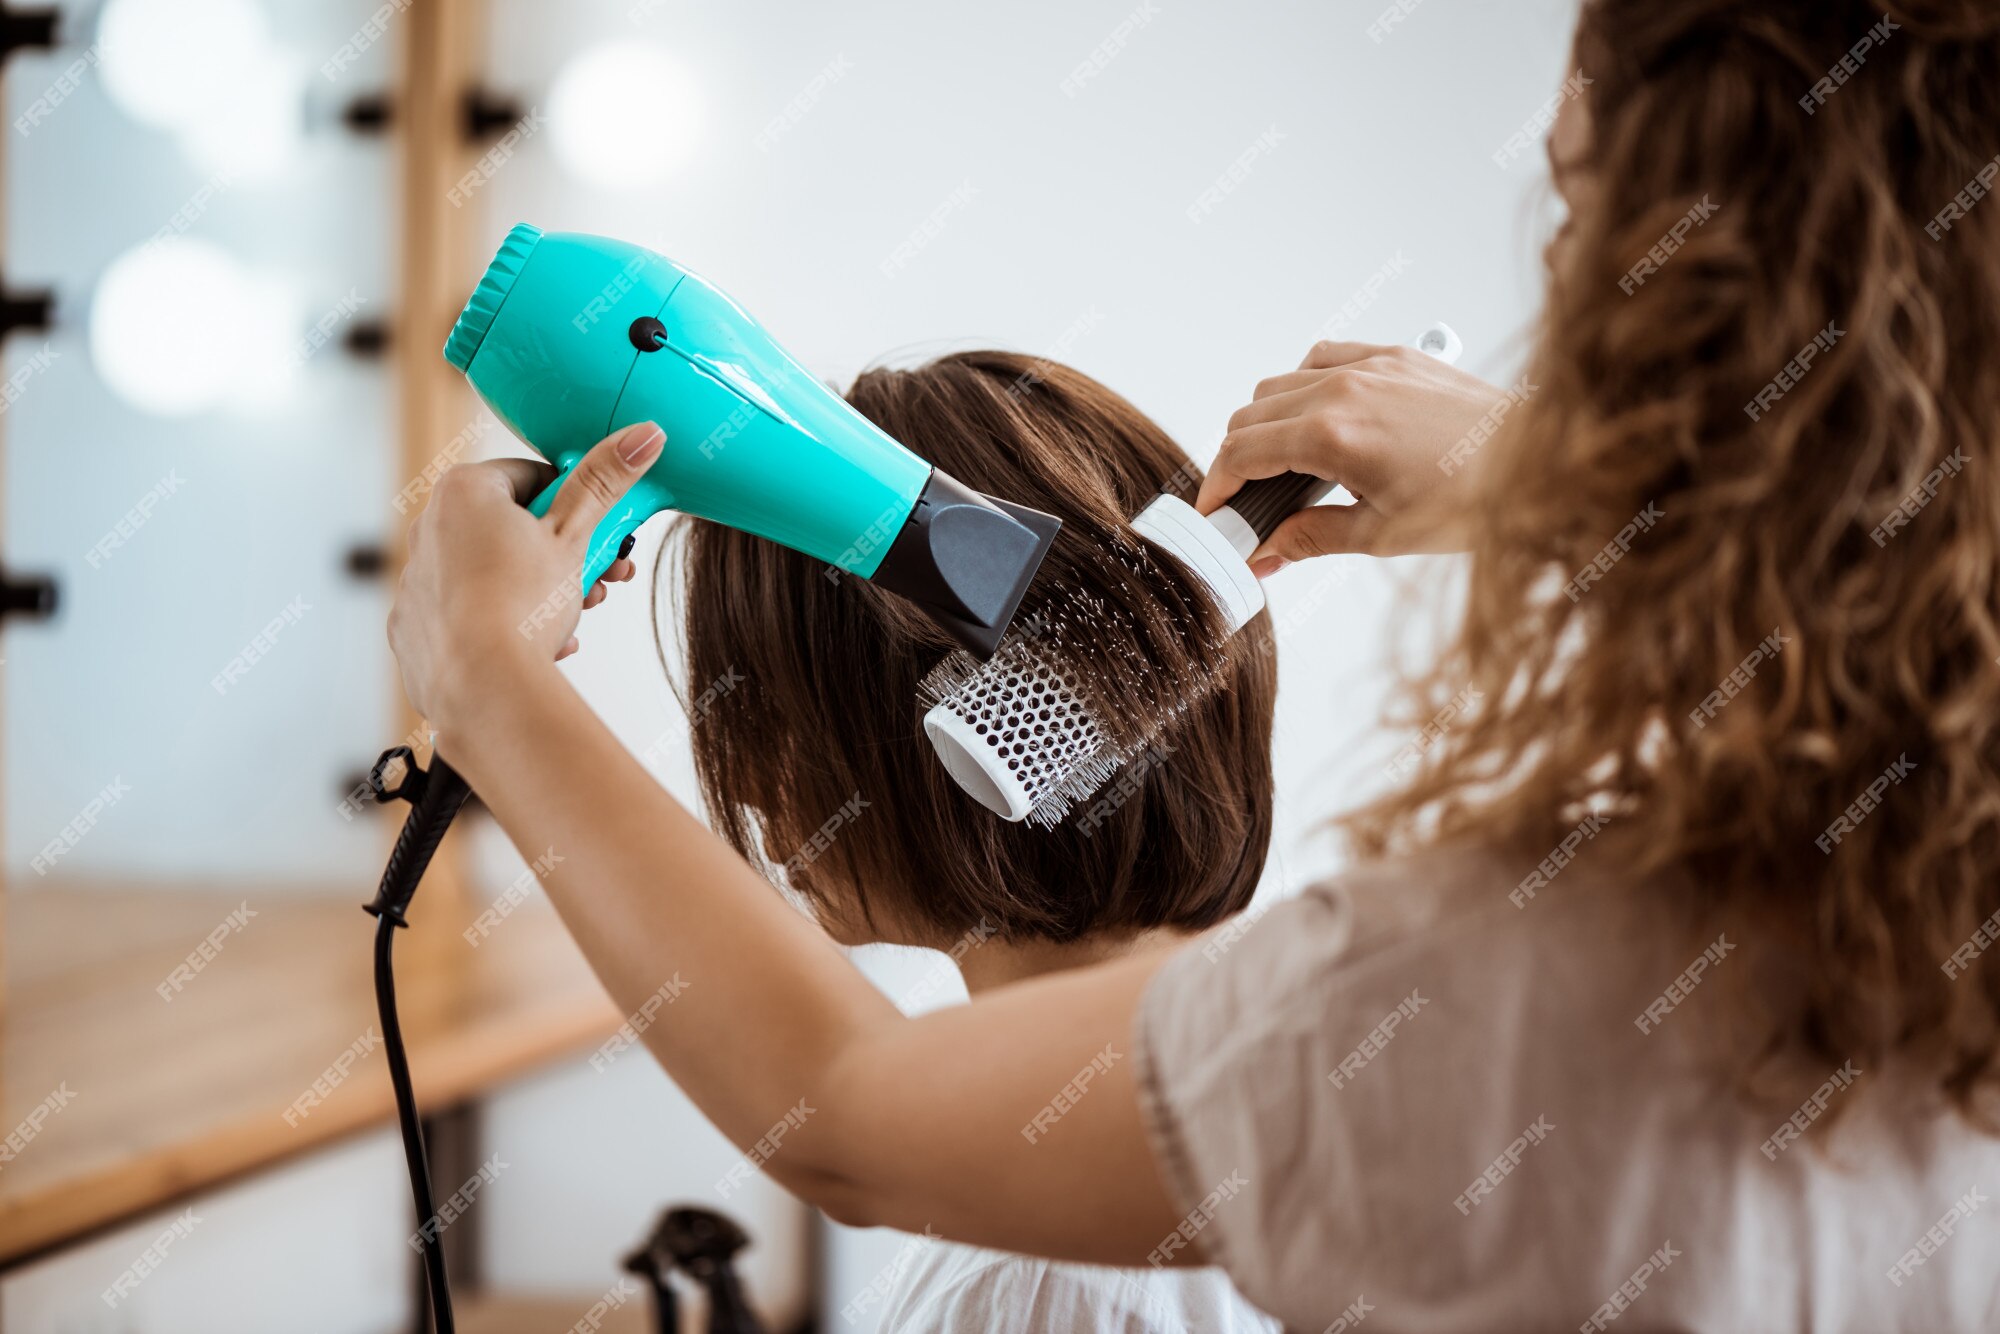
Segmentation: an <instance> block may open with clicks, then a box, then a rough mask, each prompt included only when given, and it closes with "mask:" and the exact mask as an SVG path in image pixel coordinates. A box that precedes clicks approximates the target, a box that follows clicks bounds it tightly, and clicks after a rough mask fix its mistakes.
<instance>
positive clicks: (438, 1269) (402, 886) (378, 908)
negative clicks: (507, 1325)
mask: <svg viewBox="0 0 2000 1334" xmlns="http://www.w3.org/2000/svg"><path fill="white" fill-rule="evenodd" d="M397 761H400V762H401V763H402V766H403V778H402V781H401V782H399V783H398V784H397V785H396V786H395V787H393V788H391V787H388V786H387V785H386V784H385V782H384V777H383V776H384V773H385V772H386V771H387V769H388V767H389V766H390V765H391V764H392V763H395V762H397ZM368 785H369V786H370V787H371V788H373V789H374V791H375V798H376V800H377V801H381V802H384V803H387V802H390V801H407V802H409V803H410V814H409V818H408V819H406V820H404V821H403V832H402V833H400V834H398V835H397V836H396V847H395V850H394V851H392V852H391V853H390V854H389V864H388V865H387V866H386V867H384V868H383V870H382V884H381V887H380V888H379V889H378V890H376V892H375V901H374V902H373V903H370V904H367V905H365V909H364V910H365V911H367V912H369V913H372V914H373V915H374V917H375V919H376V923H377V925H376V928H375V1008H376V1009H377V1010H378V1011H379V1012H380V1014H381V1018H382V1049H383V1050H384V1051H385V1052H386V1053H387V1054H388V1058H389V1079H390V1082H391V1083H393V1084H394V1085H395V1088H396V1119H397V1121H398V1122H399V1123H400V1124H401V1126H402V1131H403V1157H404V1159H405V1160H406V1161H407V1162H408V1163H409V1167H410V1194H411V1196H412V1197H414V1199H415V1201H416V1207H417V1233H416V1235H417V1241H418V1244H419V1246H420V1247H421V1248H422V1252H423V1257H424V1278H425V1282H426V1284H427V1286H428V1287H429V1290H430V1296H431V1328H432V1329H433V1330H434V1331H435V1332H436V1334H453V1324H452V1315H451V1288H450V1286H449V1284H448V1283H447V1282H446V1279H445V1268H444V1246H443V1240H444V1238H443V1235H442V1233H441V1232H440V1230H439V1229H438V1227H437V1226H436V1219H437V1209H436V1208H435V1206H433V1205H432V1203H431V1171H430V1159H429V1156H428V1155H427V1154H426V1153H425V1152H424V1130H423V1125H422V1123H421V1122H420V1121H418V1119H417V1095H416V1091H415V1089H414V1088H413V1087H412V1086H411V1084H410V1058H409V1055H408V1053H406V1052H405V1051H404V1050H403V1026H402V1024H401V1023H400V1022H398V1020H397V1018H396V974H395V970H394V968H393V967H392V966H391V965H390V961H389V951H390V948H391V947H392V946H393V945H394V943H395V940H396V931H397V929H398V928H399V927H405V926H408V925H409V922H408V921H407V920H406V918H405V917H404V914H405V913H406V912H407V911H408V910H409V907H410V900H411V899H412V898H414V897H415V896H416V892H417V884H418V882H419V881H421V880H422V879H423V876H424V868H425V867H427V866H429V865H430V864H431V857H432V855H433V854H435V853H436V852H437V848H438V844H439V842H441V841H442V840H443V838H444V833H445V830H447V829H449V828H451V822H452V818H453V817H454V816H456V815H457V814H458V812H459V808H460V807H462V806H464V805H465V800H466V798H467V797H470V796H471V795H472V789H471V788H469V787H467V786H466V784H465V780H464V779H463V778H460V777H459V776H458V772H457V771H456V770H454V769H453V768H452V767H451V766H450V765H448V764H446V763H445V762H444V761H443V760H440V759H435V758H433V759H432V760H431V767H430V769H429V771H425V770H423V769H419V768H418V767H417V761H416V756H415V755H413V754H412V753H411V752H410V748H409V747H408V746H395V747H392V748H391V749H389V750H385V751H383V752H382V755H381V758H379V759H377V760H376V761H375V767H374V768H373V769H371V770H370V771H369V773H368Z"/></svg>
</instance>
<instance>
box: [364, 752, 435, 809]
mask: <svg viewBox="0 0 2000 1334" xmlns="http://www.w3.org/2000/svg"><path fill="white" fill-rule="evenodd" d="M397 760H401V761H402V762H403V778H402V781H401V782H399V783H397V784H396V786H394V787H390V786H388V784H387V782H386V781H385V780H384V778H383V777H382V775H383V774H384V773H385V772H386V771H387V770H388V768H389V766H390V764H392V763H394V762H395V761H397ZM430 777H431V776H430V775H429V774H427V773H425V772H424V771H423V770H422V769H419V768H418V767H417V754H416V752H415V751H413V750H411V749H410V748H409V747H408V746H391V747H389V749H387V750H385V751H383V752H382V754H381V755H380V756H379V757H377V758H376V760H375V767H374V768H372V769H370V770H369V771H368V787H369V789H370V790H371V791H373V792H374V794H375V800H376V802H377V803H379V804H380V805H383V806H387V805H388V804H389V803H390V802H392V801H407V802H409V803H410V804H411V805H412V806H414V805H416V804H417V803H418V802H419V801H421V800H422V799H423V795H424V788H425V786H426V785H427V784H428V783H429V782H430Z"/></svg>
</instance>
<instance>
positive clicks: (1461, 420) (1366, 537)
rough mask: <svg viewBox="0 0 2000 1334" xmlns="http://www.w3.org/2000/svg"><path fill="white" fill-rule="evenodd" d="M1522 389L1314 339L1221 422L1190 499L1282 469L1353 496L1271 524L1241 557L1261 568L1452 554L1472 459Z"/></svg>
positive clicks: (1399, 352) (1392, 351) (1200, 502)
mask: <svg viewBox="0 0 2000 1334" xmlns="http://www.w3.org/2000/svg"><path fill="white" fill-rule="evenodd" d="M1523 392H1525V391H1524V390H1520V389H1517V390H1516V391H1514V392H1513V393H1509V391H1507V390H1504V389H1498V388H1495V387H1494V386H1493V385H1490V384H1488V383H1486V382H1485V381H1484V380H1481V379H1480V378H1478V377H1477V376H1475V375H1470V374H1468V373H1466V372H1465V371H1462V370H1459V369H1457V368H1456V367H1454V366H1450V365H1448V364H1446V363H1445V362H1442V361H1439V360H1438V359H1437V358H1435V357H1432V356H1427V355H1426V354H1424V353H1422V352H1419V351H1417V350H1416V349H1415V348H1410V347H1378V346H1376V345H1374V344H1371V343H1317V344H1315V345H1314V346H1313V348H1312V350H1311V351H1310V352H1308V353H1306V357H1305V360H1304V361H1303V362H1301V363H1300V365H1299V368H1298V369H1297V370H1296V371H1292V372H1289V373H1288V374H1285V375H1279V376H1274V377H1273V378H1271V379H1268V380H1265V381H1264V382H1263V383H1261V384H1259V385H1258V386H1257V392H1256V396H1255V397H1254V398H1253V399H1252V400H1251V401H1250V402H1249V403H1247V404H1245V405H1244V406H1243V407H1242V408H1240V409H1238V410H1237V412H1236V414H1235V415H1234V416H1233V417H1231V418H1230V419H1229V433H1228V435H1226V436H1225V437H1223V441H1222V447H1221V449H1220V450H1218V451H1217V453H1216V459H1215V463H1214V465H1213V466H1212V467H1211V468H1210V469H1209V470H1208V476H1207V477H1206V479H1204V481H1203V482H1202V487H1201V495H1200V496H1199V497H1198V498H1197V499H1196V501H1195V507H1196V508H1197V509H1199V510H1200V511H1201V512H1202V513H1203V514H1207V513H1209V512H1210V511H1212V510H1214V509H1215V508H1217V507H1218V506H1220V505H1223V504H1226V503H1227V502H1228V500H1229V498H1230V497H1231V496H1233V495H1235V494H1236V492H1237V490H1238V489H1239V488H1240V487H1241V486H1242V485H1243V484H1244V483H1245V482H1247V481H1250V480H1251V479H1253V478H1258V477H1271V476H1275V475H1276V474H1278V473H1281V472H1302V473H1311V474H1312V475H1313V476H1315V477H1324V478H1326V479H1327V480H1329V481H1334V482H1339V483H1341V484H1343V485H1344V486H1346V487H1347V489H1348V490H1349V491H1350V492H1352V493H1353V494H1354V495H1355V496H1357V497H1360V498H1361V499H1360V501H1359V503H1357V504H1354V505H1317V506H1314V507H1312V508H1310V509H1304V510H1301V511H1299V512H1298V513H1297V514H1294V515H1293V516H1292V517H1291V518H1289V519H1287V520H1286V521H1285V522H1284V523H1282V524H1280V525H1279V526H1278V529H1277V531H1276V532H1274V533H1272V534H1271V536H1270V537H1269V538H1268V539H1267V540H1266V541H1265V542H1264V544H1263V545H1262V546H1260V547H1258V548H1257V550H1256V551H1254V552H1253V553H1251V557H1250V563H1251V567H1252V568H1253V569H1255V570H1256V572H1257V573H1258V574H1259V575H1260V576H1262V575H1267V574H1271V573H1273V572H1275V571H1276V570H1277V569H1279V568H1282V566H1283V565H1284V564H1286V563H1287V562H1290V561H1295V560H1304V559H1306V558H1308V557H1311V556H1324V555H1331V554H1333V553H1335V552H1349V551H1353V552H1365V553H1367V554H1369V555H1375V556H1396V555H1404V554H1406V553H1409V552H1417V551H1452V550H1457V549H1458V547H1459V540H1458V536H1457V533H1456V531H1455V527H1456V519H1457V517H1458V513H1459V508H1460V506H1461V505H1462V504H1463V503H1464V495H1463V492H1464V489H1465V477H1466V474H1467V472H1468V470H1469V469H1470V467H1471V465H1472V461H1473V456H1474V455H1475V454H1476V453H1477V451H1478V447H1479V445H1480V444H1481V443H1483V441H1484V440H1485V437H1486V433H1488V432H1490V431H1491V430H1492V429H1493V428H1494V427H1495V426H1497V424H1498V422H1499V420H1500V419H1502V418H1504V417H1505V415H1506V413H1507V410H1508V408H1509V407H1510V406H1511V405H1512V404H1513V403H1514V402H1517V401H1519V399H1520V397H1521V396H1522V394H1523ZM1482 426H1483V427H1484V430H1482V429H1481V428H1482Z"/></svg>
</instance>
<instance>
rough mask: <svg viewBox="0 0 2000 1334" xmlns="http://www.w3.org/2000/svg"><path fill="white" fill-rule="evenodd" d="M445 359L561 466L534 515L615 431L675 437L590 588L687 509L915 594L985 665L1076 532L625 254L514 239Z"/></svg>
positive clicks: (604, 242)
mask: <svg viewBox="0 0 2000 1334" xmlns="http://www.w3.org/2000/svg"><path fill="white" fill-rule="evenodd" d="M444 355H445V360H447V361H449V362H450V363H451V364H452V365H453V366H454V367H456V368H457V369H458V370H459V371H461V372H462V373H463V374H464V375H465V377H466V379H467V380H468V381H470V382H471V384H472V387H473V389H474V390H475V391H476V392H477V393H478V394H479V396H480V397H481V398H482V399H484V400H485V402H486V404H487V406H488V407H490V408H492V409H493V412H494V414H495V415H496V416H498V417H499V418H500V420H501V421H503V422H505V423H506V424H507V428H508V429H509V430H511V431H513V432H514V434H515V435H517V436H519V437H520V438H521V439H522V440H523V441H525V442H526V443H527V444H528V445H529V446H531V447H532V448H533V449H534V450H535V451H536V452H537V453H539V454H540V455H541V456H542V457H543V458H545V459H547V460H548V461H549V462H550V463H553V464H555V465H556V467H557V468H558V469H559V471H558V473H557V475H556V479H555V481H553V482H551V483H550V484H549V486H548V489H546V490H545V491H543V492H542V493H541V495H539V496H537V497H536V498H535V500H534V501H533V503H532V504H531V505H530V506H529V508H530V509H531V510H532V511H533V512H534V513H536V514H537V515H540V514H544V513H546V512H547V511H548V507H549V504H550V502H551V501H553V500H554V499H555V494H556V491H557V490H558V489H559V488H560V487H561V486H562V484H563V483H564V482H565V481H566V480H567V479H568V477H569V474H570V471H571V470H572V469H573V468H575V466H576V464H577V461H578V460H580V459H581V458H582V457H583V455H584V454H585V453H586V452H588V451H589V449H590V447H591V446H592V445H594V444H596V443H597V442H598V441H599V440H601V439H603V438H604V437H605V436H607V435H609V434H611V432H613V431H615V430H617V429H619V428H620V427H623V426H628V425H631V424H632V423H634V422H642V421H653V422H657V423H658V424H659V425H660V426H661V427H662V428H663V429H664V430H665V431H666V433H667V443H666V447H665V449H664V450H662V451H661V454H660V457H659V460H658V461H657V462H656V463H654V465H653V466H652V467H651V468H650V469H648V470H647V472H646V475H645V476H644V477H642V478H640V479H639V480H638V482H636V483H635V484H634V485H633V487H632V489H631V490H630V491H629V492H627V493H626V495H625V496H624V497H623V498H622V499H621V500H620V501H619V502H618V504H616V505H615V506H613V508H612V510H611V513H610V514H609V515H607V516H606V517H605V519H604V521H603V522H602V523H601V524H599V525H598V528H597V531H596V532H595V533H593V534H592V535H591V541H590V550H589V556H588V558H587V559H586V561H585V562H584V568H583V575H582V579H583V587H584V588H585V589H586V590H588V589H589V587H590V586H591V585H592V584H594V583H595V582H596V581H597V578H598V576H599V575H601V574H603V573H604V571H605V569H606V568H608V567H609V566H610V564H611V562H612V561H614V560H616V559H617V557H618V551H619V548H620V546H621V544H622V543H623V542H624V541H625V539H626V538H627V537H628V536H630V535H631V533H632V532H633V530H635V529H636V528H638V527H639V525H640V524H642V523H644V522H645V521H646V520H647V519H649V518H651V517H652V516H653V515H655V514H657V513H659V512H660V511H662V510H668V509H673V510H680V511H683V512H685V513H688V514H694V515H699V516H700V517H702V518H705V519H712V520H714V521H715V522H717V523H721V524H726V525H728V526H729V527H731V528H737V529H741V530H742V531H744V532H747V533H755V534H757V535H758V536H760V537H767V538H770V539H771V540H772V541H774V542H777V543H780V544H782V545H784V546H788V547H791V548H792V549H794V550H796V551H802V552H804V553H805V554H807V555H809V556H814V557H817V558H818V559H820V560H823V561H826V562H827V563H828V564H830V565H832V566H834V567H835V568H836V569H838V570H840V571H844V572H846V573H849V574H853V575H855V576H856V577H858V578H862V579H868V580H871V581H872V582H874V583H876V584H879V585H880V586H882V587H884V588H887V589H890V590H892V591H894V592H896V593H900V594H902V595H903V596H904V597H906V598H908V599H910V600H911V601H912V602H914V603H916V604H917V605H918V606H919V607H921V608H922V609H923V610H924V612H925V613H926V614H928V615H929V616H930V618H931V619H932V620H933V621H934V622H935V623H936V624H937V625H938V626H939V628H940V629H942V630H944V631H945V632H946V633H947V634H949V635H950V636H951V637H952V638H953V639H954V640H956V641H957V642H958V643H959V644H961V645H963V646H964V647H965V648H966V649H967V650H968V651H969V652H971V653H973V654H975V655H977V656H978V657H980V658H982V659H983V658H986V657H989V656H991V655H992V653H993V651H994V649H995V648H996V647H997V646H998V644H999V642H1000V637H1001V635H1003V634H1004V633H1005V632H1006V629H1007V626H1008V624H1009V623H1010V622H1011V621H1012V619H1013V616H1014V612H1015V609H1016V608H1017V607H1019V606H1020V603H1021V598H1022V595H1023V594H1025V593H1026V592H1027V589H1028V584H1029V582H1030V580H1032V579H1033V578H1034V575H1035V571H1036V570H1037V569H1038V568H1040V566H1041V563H1042V558H1043V557H1044V556H1045V555H1047V554H1048V550H1049V546H1050V544H1051V543H1052V542H1053V541H1054V540H1055V534H1056V531H1057V529H1058V528H1060V527H1061V521H1060V520H1059V519H1057V518H1055V517H1054V516H1052V515H1049V514H1044V513H1042V512H1041V511H1039V510H1033V509H1028V508H1026V507H1025V506H1020V505H1013V504H1009V503H1008V502H1007V501H1004V500H999V499H996V498H994V497H992V496H985V495H981V494H980V493H979V492H977V491H974V490H972V489H971V488H970V487H967V486H965V485H963V484H962V483H960V482H958V481H957V480H955V479H954V478H952V477H950V476H949V475H947V474H945V473H943V472H940V471H938V470H937V469H936V468H933V467H932V466H931V465H930V464H929V463H927V462H925V461H924V460H923V459H921V458H919V457H917V455H915V454H914V453H912V452H911V451H910V450H909V449H907V448H905V447H904V446H903V445H902V444H900V443H899V442H897V441H896V440H893V439H891V438H890V437H889V436H888V435H886V434H884V433H883V432H882V431H881V430H880V429H878V428H877V427H876V426H875V425H874V423H872V422H870V421H869V420H868V419H867V418H865V417H863V416H862V415H861V414H860V413H858V412H856V411H855V410H854V409H853V408H851V407H849V406H848V405H847V403H846V402H845V401H844V400H843V399H842V398H841V397H840V396H839V395H838V394H835V393H834V392H833V391H832V390H830V389H828V388H827V387H826V386H825V385H823V384H821V383H820V382H819V381H818V380H817V379H815V378H814V377H813V376H812V374H811V373H810V372H809V371H807V370H806V369H805V367H803V366H801V365H800V364H799V363H798V362H797V361H796V360H794V359H793V358H792V356H791V355H790V354H789V353H787V352H786V351H785V350H784V349H783V348H782V347H780V346H778V344H777V343H776V341H774V340H773V339H772V338H771V336H770V335H769V334H768V333H766V332H765V331H764V329H763V327H762V326H761V325H759V324H758V323H757V321H756V320H754V319H752V318H751V317H750V315H749V314H747V313H746V312H745V311H744V310H743V308H742V307H741V306H738V305H737V304H736V303H735V302H734V301H732V300H730V298H729V297H727V296H726V295H724V294H723V293H722V292H721V291H719V290H718V289H716V288H715V287H713V286H711V285H710V284H709V283H707V282H706V281H704V280H703V279H702V278H700V277H698V276H697V275H695V274H693V273H690V272H689V271H688V270H686V269H684V268H682V267H681V266H680V265H678V264H676V263H674V262H673V261H672V260H669V259H666V258H665V257H663V256H661V255H657V254H654V253H653V252H652V251H650V250H646V249H643V248H642V247H639V246H635V245H631V244H628V243H626V242H623V241H615V240H610V239H608V238H605V237H599V236H586V235H583V234H580V233H564V232H556V233H549V234H544V233H543V232H542V231H541V230H540V229H539V228H536V227H531V226H529V225H528V224H526V223H522V224H520V225H518V226H516V227H515V228H514V229H513V230H512V231H511V232H509V233H508V234H507V239H506V241H505V242H504V243H503V244H502V245H501V247H500V250H499V253H498V254H496V255H495V256H494V257H493V261H492V263H490V264H489V265H488V266H487V269H486V273H485V276H484V277H482V278H481V279H480V280H479V286H478V288H477V289H476V290H475V291H474V292H473V294H472V299H471V300H470V301H468V302H467V303H466V306H465V309H464V311H463V312H462V313H461V314H460V315H459V317H458V323H457V324H456V325H455V326H454V327H453V329H452V331H451V337H450V338H449V339H448V340H447V341H446V343H445V347H444Z"/></svg>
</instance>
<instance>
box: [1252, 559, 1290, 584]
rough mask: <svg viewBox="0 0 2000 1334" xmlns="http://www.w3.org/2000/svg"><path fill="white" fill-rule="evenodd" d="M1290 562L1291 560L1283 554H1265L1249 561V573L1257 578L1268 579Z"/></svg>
mask: <svg viewBox="0 0 2000 1334" xmlns="http://www.w3.org/2000/svg"><path fill="white" fill-rule="evenodd" d="M1290 564H1291V562H1290V561H1288V560H1286V559H1285V558H1284V557H1283V556H1265V557H1264V558H1263V559H1261V560H1253V561H1251V562H1250V573H1251V574H1252V575H1254V576H1256V577H1257V578H1259V579H1269V578H1270V577H1271V576H1272V575H1274V574H1276V573H1277V572H1278V571H1280V570H1282V569H1284V568H1285V567H1286V566H1287V565H1290Z"/></svg>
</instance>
